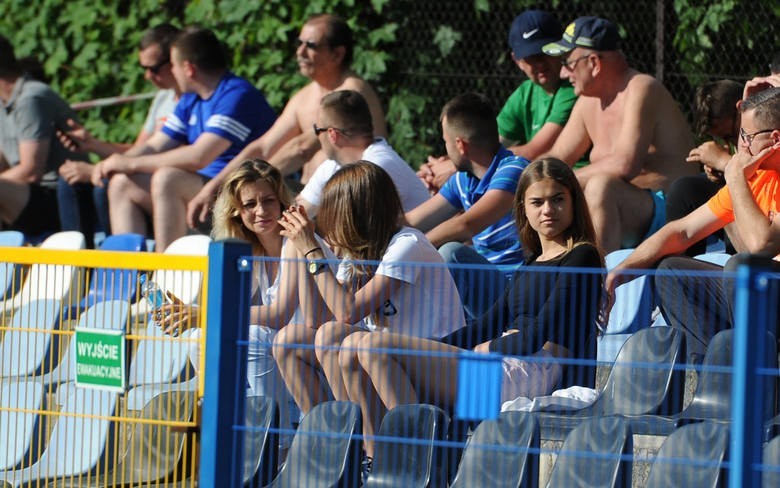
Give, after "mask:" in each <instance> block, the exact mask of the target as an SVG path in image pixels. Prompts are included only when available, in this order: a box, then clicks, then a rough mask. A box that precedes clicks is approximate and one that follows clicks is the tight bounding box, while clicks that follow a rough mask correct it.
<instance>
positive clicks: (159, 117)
mask: <svg viewBox="0 0 780 488" xmlns="http://www.w3.org/2000/svg"><path fill="white" fill-rule="evenodd" d="M176 102H177V100H176V92H175V91H173V90H158V91H157V94H156V95H155V96H154V99H152V105H151V106H150V107H149V112H147V114H146V120H145V121H144V132H146V133H148V134H154V133H155V132H157V131H158V130H160V129H161V128H162V126H163V125H165V120H166V119H167V118H168V116H169V115H170V114H171V112H173V109H174V108H176Z"/></svg>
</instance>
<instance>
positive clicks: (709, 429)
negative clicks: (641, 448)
mask: <svg viewBox="0 0 780 488" xmlns="http://www.w3.org/2000/svg"><path fill="white" fill-rule="evenodd" d="M728 444H729V433H728V427H727V426H725V425H724V424H718V423H713V422H699V423H696V424H689V425H684V426H682V427H680V428H678V429H677V430H675V431H674V432H672V434H671V435H669V437H667V438H666V440H665V441H664V443H663V444H662V445H661V449H659V450H658V454H657V455H656V457H655V459H654V460H653V464H652V466H651V467H650V474H649V476H648V478H647V488H668V487H669V486H691V487H693V486H695V487H696V488H707V487H717V486H723V485H724V483H725V479H726V477H727V476H726V475H725V473H724V470H723V466H722V463H723V461H724V460H725V458H726V452H727V449H728Z"/></svg>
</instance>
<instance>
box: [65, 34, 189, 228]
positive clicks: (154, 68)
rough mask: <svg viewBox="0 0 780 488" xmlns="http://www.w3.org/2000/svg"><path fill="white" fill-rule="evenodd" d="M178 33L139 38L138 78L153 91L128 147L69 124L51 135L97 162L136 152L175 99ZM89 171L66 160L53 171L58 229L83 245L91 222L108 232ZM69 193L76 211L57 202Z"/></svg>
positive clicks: (103, 203)
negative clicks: (80, 237) (74, 234)
mask: <svg viewBox="0 0 780 488" xmlns="http://www.w3.org/2000/svg"><path fill="white" fill-rule="evenodd" d="M178 34H179V29H178V28H176V27H174V26H172V25H171V24H159V25H156V26H154V27H152V28H151V29H149V30H147V31H146V32H144V34H143V35H142V36H141V40H140V42H139V44H138V60H139V66H140V68H141V69H142V70H143V72H144V78H146V80H148V81H149V82H150V83H151V84H152V85H154V86H155V87H156V88H157V89H158V91H157V93H156V94H155V96H154V99H153V100H152V104H151V106H150V107H149V111H148V112H147V115H146V120H145V122H144V125H143V126H142V127H141V130H140V131H139V132H138V135H137V136H136V138H135V141H134V142H133V143H132V144H128V143H122V142H109V141H103V140H101V139H98V138H96V137H95V136H93V135H92V134H91V133H90V132H89V131H88V130H87V129H86V128H85V127H84V126H82V125H81V124H79V123H78V122H76V121H75V120H73V119H69V120H68V121H67V129H65V128H63V129H62V130H58V131H57V135H58V136H59V139H60V141H61V142H62V143H63V144H64V145H65V146H66V147H68V148H69V149H71V150H73V151H78V152H87V153H90V152H91V153H94V154H97V155H98V156H100V157H101V158H107V157H109V156H110V155H112V154H114V153H123V152H125V151H127V150H128V149H130V148H133V147H140V146H141V145H142V144H144V143H145V142H146V141H147V140H149V138H150V137H151V136H152V134H154V133H155V132H156V131H158V130H160V129H162V126H163V124H165V120H166V118H167V117H168V115H169V114H170V113H171V112H173V109H174V107H176V102H177V101H178V100H179V96H180V95H181V92H179V88H178V86H177V85H176V79H175V78H174V77H173V73H171V61H170V50H171V42H172V41H173V39H174V38H175V37H176V36H177V35H178ZM94 170H95V166H94V165H93V164H90V163H87V162H84V161H71V160H69V161H66V162H65V163H64V164H63V165H62V166H60V169H59V174H60V181H59V187H58V193H57V195H58V197H60V212H61V214H62V215H61V220H62V226H63V228H64V229H74V230H80V231H82V232H83V233H84V235H85V236H87V239H88V240H90V239H91V236H92V235H93V233H94V231H95V230H96V229H97V228H96V226H95V218H97V223H98V224H99V228H101V229H103V230H104V231H105V232H106V234H110V229H111V225H110V219H109V217H108V196H107V195H106V191H105V188H102V187H93V185H92V184H91V180H92V172H93V171H94ZM69 194H75V195H78V197H77V198H78V200H79V201H80V202H81V203H80V205H79V208H72V206H71V207H69V206H68V204H67V201H68V200H67V197H66V198H65V199H63V196H67V195H69ZM71 198H72V197H71ZM93 200H94V208H93V206H92V202H93Z"/></svg>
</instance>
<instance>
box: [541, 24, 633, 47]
mask: <svg viewBox="0 0 780 488" xmlns="http://www.w3.org/2000/svg"><path fill="white" fill-rule="evenodd" d="M577 47H584V48H588V49H593V50H594V51H615V50H617V49H620V34H619V33H618V29H617V26H616V25H615V24H613V23H612V22H610V21H608V20H606V19H602V18H599V17H580V18H578V19H577V20H575V21H574V22H572V23H571V24H569V25H568V26H567V27H566V30H565V31H564V32H563V38H562V39H560V40H556V42H552V43H550V44H547V45H546V46H544V47H542V51H543V52H544V53H545V54H549V55H550V56H560V55H562V54H566V53H568V52H570V51H572V50H574V49H575V48H577Z"/></svg>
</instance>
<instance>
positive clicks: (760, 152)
mask: <svg viewBox="0 0 780 488" xmlns="http://www.w3.org/2000/svg"><path fill="white" fill-rule="evenodd" d="M740 110H741V112H742V114H741V128H740V146H739V149H738V150H737V153H736V154H734V156H732V157H731V159H730V160H729V162H728V163H727V164H726V168H725V172H724V175H725V178H726V186H725V187H723V188H722V189H720V190H719V191H718V193H716V194H715V196H713V197H712V198H711V199H710V200H709V201H707V203H705V204H704V205H702V206H700V207H699V208H697V209H696V210H694V211H693V212H691V213H690V214H688V215H686V216H685V217H683V218H681V219H678V220H674V221H671V222H669V223H668V224H666V225H665V226H663V227H662V228H661V229H660V230H659V231H658V232H656V233H655V234H653V235H652V236H651V237H650V238H648V239H647V240H646V241H644V242H643V243H642V244H641V245H639V246H638V247H637V248H636V249H635V250H634V252H632V253H631V254H630V255H629V256H628V258H626V260H625V261H623V262H622V263H620V264H619V265H618V266H617V267H616V268H614V269H613V270H612V271H611V272H610V273H609V275H608V276H607V280H606V288H607V292H608V294H609V296H610V304H611V302H612V299H614V290H615V288H616V287H617V286H619V285H620V284H621V283H624V282H626V281H630V280H631V279H633V278H634V277H635V276H636V275H632V274H629V273H626V270H628V269H645V268H649V267H652V266H654V265H655V263H657V262H658V261H660V260H661V259H662V258H665V259H663V261H661V262H660V264H659V266H658V269H659V271H660V272H659V273H658V274H657V275H656V276H655V288H656V294H657V297H658V299H659V302H660V306H661V311H662V313H663V315H664V318H665V319H666V322H667V323H668V324H669V325H671V326H673V327H677V328H679V329H681V330H683V331H684V332H685V333H686V348H687V351H688V358H689V361H691V362H693V363H698V362H700V361H701V359H702V358H703V356H704V352H705V351H706V347H707V344H709V340H710V339H711V338H712V336H714V335H715V334H716V333H717V332H719V331H720V330H723V329H725V328H729V327H731V325H732V322H731V307H732V299H733V293H732V290H733V281H732V280H728V281H726V280H723V279H721V278H708V277H705V276H702V275H701V273H700V274H698V275H697V274H696V273H692V270H693V271H710V272H712V271H718V270H722V269H723V268H721V267H720V266H716V265H714V264H710V263H706V262H703V261H699V260H696V259H692V258H689V257H682V256H676V255H677V254H679V253H681V252H683V251H684V250H685V249H687V248H688V247H689V246H691V245H692V244H694V243H696V242H698V241H699V240H701V239H703V238H705V237H707V236H708V235H710V234H712V233H713V232H715V231H717V230H719V229H721V228H723V227H724V226H726V225H728V224H730V223H733V225H734V231H735V232H736V234H737V235H738V236H739V238H740V239H739V240H740V241H741V243H742V245H743V246H744V248H742V249H740V251H742V252H747V253H751V254H762V255H765V256H768V257H773V258H774V259H778V257H780V218H778V215H779V214H780V172H779V171H780V88H770V89H767V90H764V91H761V92H758V93H756V94H755V95H752V96H750V97H748V98H747V99H746V100H745V101H743V103H742V105H741V107H740ZM666 256H670V257H666ZM736 262H737V258H736V257H735V258H731V259H730V260H729V262H727V263H726V266H725V269H726V270H731V271H733V270H734V268H735V263H736ZM770 281H772V282H775V281H776V280H770ZM770 320H775V318H773V317H770ZM774 332H775V333H776V332H777V331H774Z"/></svg>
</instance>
